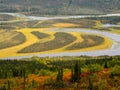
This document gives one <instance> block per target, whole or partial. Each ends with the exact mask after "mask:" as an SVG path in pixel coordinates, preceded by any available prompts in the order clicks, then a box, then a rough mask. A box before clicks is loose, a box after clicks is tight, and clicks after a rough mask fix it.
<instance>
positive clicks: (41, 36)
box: [32, 31, 50, 39]
mask: <svg viewBox="0 0 120 90" xmlns="http://www.w3.org/2000/svg"><path fill="white" fill-rule="evenodd" d="M32 34H34V35H35V36H37V37H38V38H39V39H43V38H47V37H49V36H50V35H49V34H45V33H41V32H38V31H33V32H32Z"/></svg>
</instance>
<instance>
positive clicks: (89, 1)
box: [0, 0, 120, 15]
mask: <svg viewBox="0 0 120 90" xmlns="http://www.w3.org/2000/svg"><path fill="white" fill-rule="evenodd" d="M0 12H20V13H25V14H34V15H37V14H42V15H77V14H106V13H120V0H0Z"/></svg>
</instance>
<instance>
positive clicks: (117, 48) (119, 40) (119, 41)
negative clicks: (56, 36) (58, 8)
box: [1, 13, 120, 59]
mask: <svg viewBox="0 0 120 90" xmlns="http://www.w3.org/2000/svg"><path fill="white" fill-rule="evenodd" d="M1 14H8V15H12V16H16V17H19V16H21V15H22V16H23V17H24V18H27V19H28V20H49V19H67V18H85V17H111V16H120V14H107V15H97V16H96V15H84V16H83V15H82V16H64V17H63V16H60V17H36V16H25V15H23V14H18V13H12V14H11V13H1ZM48 31H54V32H84V33H91V34H99V35H102V36H106V37H108V38H110V39H111V40H112V41H113V45H112V48H111V49H107V50H96V51H88V52H57V53H50V54H30V55H27V56H14V57H7V58H1V59H21V58H30V57H33V56H38V57H46V56H48V57H56V56H81V55H87V56H101V55H110V56H114V55H120V35H118V34H114V33H111V32H105V31H98V30H84V29H80V28H79V29H76V28H72V29H71V28H68V29H58V28H56V29H55V28H54V29H50V30H48ZM46 32H47V31H46Z"/></svg>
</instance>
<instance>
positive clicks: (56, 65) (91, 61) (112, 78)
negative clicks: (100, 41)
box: [0, 56, 120, 90]
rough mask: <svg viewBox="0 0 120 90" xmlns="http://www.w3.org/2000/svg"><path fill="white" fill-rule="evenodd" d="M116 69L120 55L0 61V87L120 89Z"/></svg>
mask: <svg viewBox="0 0 120 90" xmlns="http://www.w3.org/2000/svg"><path fill="white" fill-rule="evenodd" d="M119 69H120V56H99V57H89V56H77V57H53V58H50V57H45V58H39V57H32V58H29V59H21V60H0V90H21V89H23V90H33V89H35V90H48V89H49V90H53V89H54V90H61V89H62V90H71V89H73V90H83V89H87V90H112V89H114V90H119V89H120V70H119ZM110 88H111V89H110Z"/></svg>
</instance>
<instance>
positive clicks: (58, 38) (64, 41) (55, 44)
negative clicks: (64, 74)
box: [19, 32, 76, 53]
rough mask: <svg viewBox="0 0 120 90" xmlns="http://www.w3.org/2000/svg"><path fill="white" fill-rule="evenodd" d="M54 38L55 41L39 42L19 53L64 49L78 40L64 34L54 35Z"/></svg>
mask: <svg viewBox="0 0 120 90" xmlns="http://www.w3.org/2000/svg"><path fill="white" fill-rule="evenodd" d="M54 36H55V39H54V40H51V41H48V42H45V43H39V42H38V43H36V44H33V45H31V46H29V47H26V48H23V49H22V50H21V51H19V53H30V52H42V51H47V50H53V49H57V48H62V47H63V46H65V45H68V44H70V43H71V42H73V41H74V40H75V39H76V38H75V37H74V36H72V35H70V34H68V33H64V32H57V33H55V34H54Z"/></svg>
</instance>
